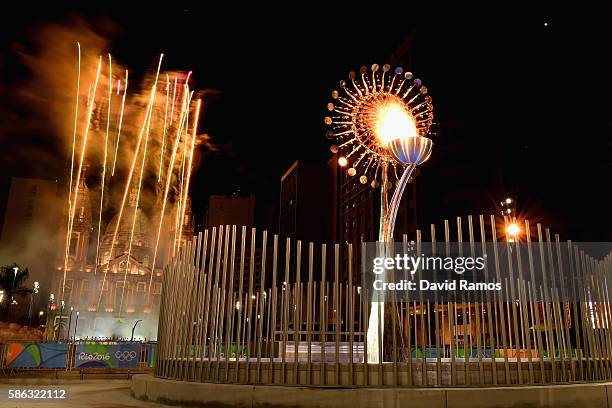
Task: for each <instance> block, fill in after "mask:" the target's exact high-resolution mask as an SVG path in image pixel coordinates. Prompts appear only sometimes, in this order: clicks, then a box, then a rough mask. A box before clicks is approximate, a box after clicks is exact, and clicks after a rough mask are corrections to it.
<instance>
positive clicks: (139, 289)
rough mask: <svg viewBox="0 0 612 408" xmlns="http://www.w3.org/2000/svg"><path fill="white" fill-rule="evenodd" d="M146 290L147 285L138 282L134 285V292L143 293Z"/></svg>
mask: <svg viewBox="0 0 612 408" xmlns="http://www.w3.org/2000/svg"><path fill="white" fill-rule="evenodd" d="M145 290H147V284H146V283H145V282H138V283H137V284H136V292H144V291H145Z"/></svg>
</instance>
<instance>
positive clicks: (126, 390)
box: [0, 379, 168, 408]
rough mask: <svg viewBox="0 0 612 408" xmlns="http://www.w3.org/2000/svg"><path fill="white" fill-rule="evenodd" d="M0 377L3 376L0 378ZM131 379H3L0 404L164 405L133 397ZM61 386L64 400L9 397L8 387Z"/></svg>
mask: <svg viewBox="0 0 612 408" xmlns="http://www.w3.org/2000/svg"><path fill="white" fill-rule="evenodd" d="M0 381H2V380H0ZM130 384H131V381H130V380H127V379H124V380H109V379H96V380H79V379H74V380H55V381H53V380H37V381H32V380H27V379H17V380H10V381H7V380H3V381H2V383H0V408H5V407H6V408H9V407H10V408H14V407H19V408H21V407H24V408H26V407H27V408H31V407H33V408H56V407H57V408H87V407H90V408H136V407H149V408H162V407H163V408H165V407H168V406H167V405H161V404H154V403H151V402H143V401H139V400H136V399H133V398H132V397H131V395H130ZM50 388H53V389H61V388H65V389H66V390H67V394H68V395H67V398H66V399H65V400H36V401H32V400H15V399H11V400H9V399H8V390H9V389H13V390H15V389H20V390H24V389H32V390H36V389H50Z"/></svg>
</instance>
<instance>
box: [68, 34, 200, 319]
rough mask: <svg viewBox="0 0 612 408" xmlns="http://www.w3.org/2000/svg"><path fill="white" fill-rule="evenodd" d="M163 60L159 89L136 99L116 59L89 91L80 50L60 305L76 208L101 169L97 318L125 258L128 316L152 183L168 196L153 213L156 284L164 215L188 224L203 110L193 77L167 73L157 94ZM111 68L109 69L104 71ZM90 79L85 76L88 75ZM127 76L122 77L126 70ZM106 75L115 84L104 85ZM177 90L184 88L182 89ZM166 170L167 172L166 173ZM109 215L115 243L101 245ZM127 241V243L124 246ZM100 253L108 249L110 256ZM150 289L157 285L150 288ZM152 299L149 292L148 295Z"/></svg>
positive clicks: (153, 87)
mask: <svg viewBox="0 0 612 408" xmlns="http://www.w3.org/2000/svg"><path fill="white" fill-rule="evenodd" d="M162 58H163V54H162V55H161V56H160V58H159V61H158V64H157V70H156V73H155V76H154V77H153V78H152V81H151V82H152V84H149V85H148V89H147V92H144V93H138V92H134V93H131V92H130V93H131V95H128V91H129V90H128V71H127V70H125V76H124V77H123V75H121V77H120V78H116V77H114V76H113V68H115V66H116V64H115V61H112V59H111V56H110V55H108V62H107V64H105V63H104V61H103V58H102V57H99V58H98V60H97V61H96V62H97V70H96V74H95V79H94V80H92V81H91V83H89V84H87V80H86V79H85V80H84V78H87V75H86V74H85V75H82V66H81V63H82V60H81V48H80V44H79V45H78V71H77V81H76V82H77V83H76V101H75V108H74V112H75V117H74V132H73V137H72V146H71V148H72V158H71V167H70V185H69V188H68V199H67V202H68V217H67V228H66V242H65V253H64V268H63V279H62V282H61V288H60V289H61V297H60V299H63V297H64V290H65V286H66V271H68V270H70V269H71V268H72V266H73V265H72V264H71V259H72V258H71V257H72V254H71V249H70V245H71V241H73V240H74V237H73V228H74V225H75V222H76V221H75V219H77V217H78V215H77V207H79V206H82V205H83V204H82V203H77V200H78V197H79V188H83V187H82V186H84V185H85V184H84V177H85V175H84V170H83V169H85V168H88V169H92V168H93V169H98V168H99V169H100V184H99V188H100V190H99V191H100V201H99V216H98V219H97V220H96V221H97V230H98V231H97V240H96V262H95V268H94V275H95V272H96V271H97V270H99V271H100V272H103V273H99V274H98V278H96V279H98V280H99V281H100V285H97V287H99V288H100V292H99V296H98V297H97V299H96V300H97V310H102V309H100V303H101V300H102V295H103V290H104V287H105V283H106V282H107V274H108V272H109V269H110V264H111V261H112V260H113V259H116V258H117V257H118V256H121V255H122V253H126V254H127V263H126V264H125V266H124V267H125V273H124V276H123V277H122V282H123V290H122V291H121V302H120V306H119V310H118V311H117V312H119V315H120V314H121V312H122V310H121V309H122V308H123V306H124V302H123V297H124V292H125V286H126V282H127V275H128V271H132V265H130V263H131V262H130V260H131V257H132V248H133V245H134V246H138V247H140V246H141V245H142V243H140V242H135V225H136V218H137V215H138V211H141V209H142V207H143V200H142V197H141V190H143V191H144V190H146V189H147V186H149V185H150V184H151V183H149V182H147V180H151V179H154V180H155V182H156V183H157V184H158V185H159V186H165V188H164V189H163V190H162V191H161V194H163V198H162V201H159V204H160V205H158V206H155V207H154V208H153V209H152V210H150V211H151V212H154V213H155V218H156V219H158V220H159V225H158V226H157V231H156V232H157V239H156V240H155V247H152V248H150V249H151V251H152V253H154V256H153V263H148V267H149V268H150V269H151V278H152V276H153V274H154V273H155V263H156V260H157V252H158V246H159V245H160V233H161V230H162V225H163V222H164V215H165V214H164V213H165V212H166V210H167V209H169V211H176V217H177V218H178V219H181V220H182V219H183V218H184V216H185V211H186V210H185V203H186V201H187V194H188V191H189V178H190V175H191V168H192V165H193V156H194V146H195V144H196V138H197V137H198V136H197V133H196V129H197V125H198V115H199V106H200V102H199V101H198V103H197V107H194V106H192V103H191V101H192V97H193V94H194V92H193V91H191V90H190V89H189V85H188V79H189V75H190V74H191V73H189V74H188V75H186V76H185V75H181V74H178V73H177V74H173V81H171V79H170V75H169V74H166V73H164V74H163V77H162V78H165V83H163V85H162V86H158V80H159V75H160V71H161V67H162V66H161V64H162ZM85 60H86V59H84V61H85ZM105 65H107V67H105V69H103V67H104V66H105ZM83 72H85V73H86V72H87V71H86V69H85V70H83ZM101 72H103V74H101ZM120 72H123V70H122V69H120ZM105 75H108V76H107V77H105ZM82 82H83V83H82ZM172 82H173V83H172ZM177 84H178V85H182V86H178V87H177ZM177 88H178V89H177ZM81 89H83V90H85V89H86V90H87V95H81V94H80V92H81ZM145 89H146V88H145ZM158 92H159V93H160V94H163V97H162V96H161V95H160V97H158V98H156V96H157V94H158ZM85 96H86V109H85V111H84V112H79V108H80V101H81V98H85ZM113 99H115V101H113ZM176 99H178V100H179V101H182V103H179V104H178V105H179V106H178V108H177V109H176V110H175V101H176ZM170 104H171V105H170ZM81 110H82V109H81ZM192 115H195V119H194V118H193V117H192V118H190V116H192ZM174 116H178V117H174ZM189 122H191V126H192V128H193V132H192V134H191V135H190V134H189V133H190V132H188V126H189ZM136 124H137V125H136ZM173 124H174V126H173ZM81 129H82V130H81ZM79 130H81V131H79ZM189 136H191V137H189ZM120 142H121V143H120ZM170 147H171V148H172V149H171V150H170V149H169V148H170ZM158 155H159V156H158ZM177 156H178V157H184V160H183V163H182V164H181V165H180V166H177V165H176V157H177ZM111 161H112V163H111ZM98 162H99V164H98ZM166 163H167V165H166ZM166 167H167V169H166ZM162 168H163V169H164V170H165V172H163V173H162ZM117 190H119V191H120V192H121V193H120V196H121V199H120V200H113V198H112V197H114V196H116V195H113V191H116V192H118V191H117ZM149 190H150V189H149ZM175 191H180V192H181V193H180V196H179V193H178V192H177V193H176V195H175V194H173V192H175ZM147 194H149V195H150V194H151V191H147ZM128 198H129V200H128ZM128 201H129V203H128ZM149 201H150V200H149ZM168 202H176V205H175V206H168V205H167V203H168ZM132 206H133V208H132ZM128 208H129V211H127V209H128ZM105 212H106V213H111V212H112V213H113V215H114V219H115V220H116V224H112V225H111V224H109V225H108V227H107V231H106V232H107V233H108V234H109V235H110V236H112V238H105V239H106V241H105V242H104V243H102V242H101V239H100V236H101V231H102V229H103V213H105ZM122 223H123V224H122ZM126 223H127V225H129V226H130V227H129V228H128V234H127V239H128V240H127V243H125V245H123V246H121V247H119V246H118V243H119V241H118V240H119V237H118V235H120V230H121V231H122V232H121V234H123V235H125V234H124V232H123V229H120V225H125V224H126ZM109 227H112V228H109ZM180 233H181V232H180V231H179V234H180ZM123 235H122V238H121V239H124V237H123ZM106 236H107V235H106V234H105V237H106ZM101 245H103V246H104V245H105V246H106V247H105V249H104V251H103V250H102V249H101V248H102V247H101ZM117 251H119V252H117ZM123 251H125V252H123ZM122 272H123V271H122ZM151 284H152V279H151V281H150V284H149V286H150V285H151ZM150 292H151V288H150V287H149V288H148V293H149V294H150Z"/></svg>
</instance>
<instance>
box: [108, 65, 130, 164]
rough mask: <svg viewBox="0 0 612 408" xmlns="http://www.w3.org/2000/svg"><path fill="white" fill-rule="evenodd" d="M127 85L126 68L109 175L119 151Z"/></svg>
mask: <svg viewBox="0 0 612 408" xmlns="http://www.w3.org/2000/svg"><path fill="white" fill-rule="evenodd" d="M119 84H121V83H119ZM127 87H128V71H127V69H126V70H125V87H124V88H123V98H122V100H121V113H120V114H119V126H118V129H117V137H116V142H115V156H113V170H112V171H111V176H114V175H115V164H116V163H117V153H118V152H119V138H120V137H121V125H122V124H123V108H124V107H125V94H127ZM117 92H119V88H117Z"/></svg>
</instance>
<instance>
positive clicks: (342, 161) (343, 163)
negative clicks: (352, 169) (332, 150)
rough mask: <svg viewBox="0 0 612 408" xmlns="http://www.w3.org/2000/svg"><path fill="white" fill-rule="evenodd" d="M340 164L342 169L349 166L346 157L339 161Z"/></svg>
mask: <svg viewBox="0 0 612 408" xmlns="http://www.w3.org/2000/svg"><path fill="white" fill-rule="evenodd" d="M338 164H339V165H340V166H341V167H344V166H346V165H347V164H348V161H347V160H346V157H341V158H339V159H338Z"/></svg>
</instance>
